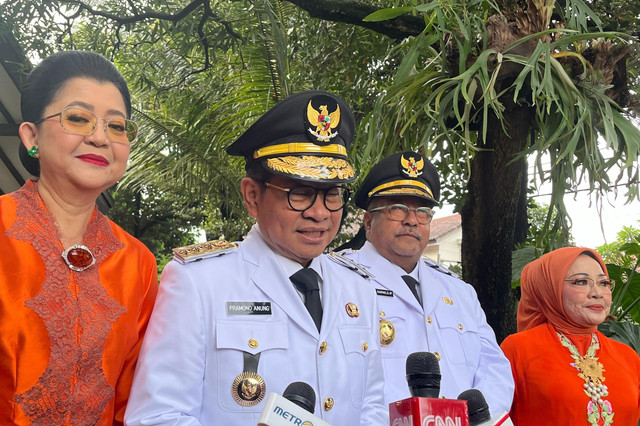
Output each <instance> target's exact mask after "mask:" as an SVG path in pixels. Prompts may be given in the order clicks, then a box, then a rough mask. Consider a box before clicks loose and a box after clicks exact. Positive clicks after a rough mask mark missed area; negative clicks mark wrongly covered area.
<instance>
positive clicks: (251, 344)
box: [249, 339, 258, 349]
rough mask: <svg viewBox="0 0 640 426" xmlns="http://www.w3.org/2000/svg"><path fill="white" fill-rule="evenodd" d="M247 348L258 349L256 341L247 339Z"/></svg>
mask: <svg viewBox="0 0 640 426" xmlns="http://www.w3.org/2000/svg"><path fill="white" fill-rule="evenodd" d="M249 347H250V348H251V349H255V348H257V347H258V341H257V340H256V339H249Z"/></svg>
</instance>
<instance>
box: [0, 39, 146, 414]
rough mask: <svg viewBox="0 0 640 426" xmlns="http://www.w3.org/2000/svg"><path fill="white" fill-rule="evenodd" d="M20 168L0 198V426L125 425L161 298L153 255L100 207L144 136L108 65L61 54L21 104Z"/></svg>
mask: <svg viewBox="0 0 640 426" xmlns="http://www.w3.org/2000/svg"><path fill="white" fill-rule="evenodd" d="M21 109H22V116H23V118H24V120H25V122H24V123H22V124H21V125H20V128H19V133H20V138H21V140H22V143H23V145H24V146H23V147H21V151H22V152H21V159H22V160H23V163H24V164H25V166H26V167H27V168H28V169H29V171H30V172H31V173H32V174H34V175H36V176H39V177H38V179H37V180H29V181H28V182H27V183H25V185H24V186H23V187H22V188H20V189H19V190H18V191H15V192H13V193H11V194H7V195H3V196H2V197H0V227H1V228H2V229H1V232H0V424H2V425H13V424H17V425H30V424H31V425H74V426H76V425H96V424H99V425H111V424H122V417H123V414H124V410H125V407H126V403H127V398H128V396H129V387H130V385H131V380H132V376H133V372H134V369H135V364H136V360H137V357H138V351H139V348H140V344H141V341H142V337H143V335H144V332H145V329H146V326H147V321H148V319H149V315H150V314H151V310H152V308H153V303H154V300H155V295H156V291H157V272H156V262H155V259H154V257H153V255H152V254H151V252H149V250H148V249H147V248H146V247H144V245H143V244H142V243H140V242H139V241H138V240H136V239H135V238H133V237H131V236H130V235H128V234H127V233H126V232H125V231H124V230H122V229H121V228H120V227H118V226H117V225H116V224H114V223H113V222H111V221H110V220H109V219H107V218H106V217H105V216H104V215H102V214H101V213H100V212H99V211H98V209H97V208H96V205H95V202H96V199H97V197H98V196H99V195H100V193H101V192H102V191H104V190H105V189H107V188H109V187H110V186H112V185H113V184H115V183H116V181H117V180H118V179H120V177H121V176H122V174H123V173H124V171H125V168H126V164H127V158H128V156H129V150H130V144H131V143H133V142H134V141H135V140H136V137H137V132H138V128H137V125H136V123H135V122H133V121H131V120H129V118H130V115H131V100H130V95H129V90H128V88H127V85H126V83H125V81H124V79H123V78H122V76H121V75H120V73H119V72H118V70H117V69H116V68H115V67H114V66H113V64H112V63H111V62H109V61H108V60H106V59H105V58H104V57H102V56H100V55H98V54H95V53H90V52H80V51H68V52H60V53H57V54H54V55H52V56H50V57H49V58H47V59H45V60H44V61H42V62H41V63H40V64H39V65H38V66H37V67H36V68H35V69H34V70H33V71H32V72H31V74H30V75H29V78H28V80H27V83H26V87H25V89H24V91H23V94H22V104H21Z"/></svg>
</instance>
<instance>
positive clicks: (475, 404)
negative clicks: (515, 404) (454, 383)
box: [458, 389, 513, 426]
mask: <svg viewBox="0 0 640 426" xmlns="http://www.w3.org/2000/svg"><path fill="white" fill-rule="evenodd" d="M458 399H460V400H465V401H467V408H468V410H469V426H513V422H512V421H511V419H510V418H509V413H506V412H504V413H501V414H500V415H498V416H497V417H493V418H492V417H491V413H490V412H489V405H488V404H487V400H486V399H485V398H484V395H483V394H482V392H480V391H479V390H478V389H467V390H466V391H464V392H462V393H461V394H460V395H458Z"/></svg>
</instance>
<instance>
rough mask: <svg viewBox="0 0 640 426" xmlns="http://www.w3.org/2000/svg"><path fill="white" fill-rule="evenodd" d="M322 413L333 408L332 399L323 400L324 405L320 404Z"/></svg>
mask: <svg viewBox="0 0 640 426" xmlns="http://www.w3.org/2000/svg"><path fill="white" fill-rule="evenodd" d="M322 406H323V408H324V411H330V410H331V409H332V408H333V398H331V397H330V396H328V397H326V398H325V399H324V403H323V404H322Z"/></svg>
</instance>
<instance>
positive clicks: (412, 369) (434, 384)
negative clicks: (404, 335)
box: [406, 352, 441, 398]
mask: <svg viewBox="0 0 640 426" xmlns="http://www.w3.org/2000/svg"><path fill="white" fill-rule="evenodd" d="M406 372H407V384H408V385H409V392H410V393H411V396H414V397H424V398H437V397H438V395H439V394H440V379H441V376H440V365H439V364H438V358H436V356H435V355H434V354H432V353H431V352H414V353H412V354H409V356H408V357H407V363H406Z"/></svg>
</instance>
